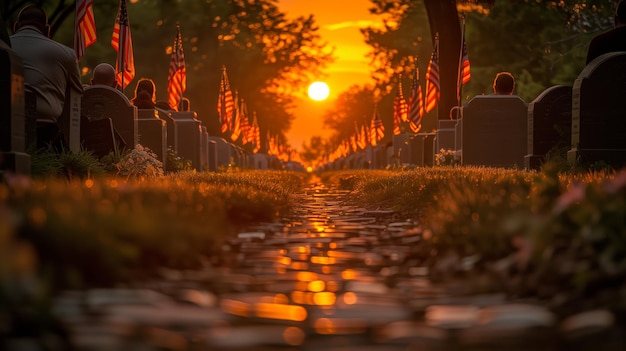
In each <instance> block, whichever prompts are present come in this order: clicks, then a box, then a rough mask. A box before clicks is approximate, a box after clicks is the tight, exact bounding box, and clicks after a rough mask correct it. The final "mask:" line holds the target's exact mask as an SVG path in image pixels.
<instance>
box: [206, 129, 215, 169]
mask: <svg viewBox="0 0 626 351" xmlns="http://www.w3.org/2000/svg"><path fill="white" fill-rule="evenodd" d="M206 142H207V152H208V155H207V162H208V166H207V169H208V170H209V171H211V172H217V142H216V141H215V140H211V137H207V141H206Z"/></svg>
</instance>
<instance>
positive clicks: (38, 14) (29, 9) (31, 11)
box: [13, 5, 50, 37]
mask: <svg viewBox="0 0 626 351" xmlns="http://www.w3.org/2000/svg"><path fill="white" fill-rule="evenodd" d="M24 26H33V27H35V28H37V29H39V31H41V33H43V35H45V36H46V37H50V26H49V25H48V16H47V15H46V12H45V11H44V10H43V9H42V8H41V7H39V6H35V5H26V6H25V7H24V8H22V10H20V13H19V14H18V15H17V22H15V24H14V25H13V31H15V32H17V31H18V30H19V29H20V28H22V27H24Z"/></svg>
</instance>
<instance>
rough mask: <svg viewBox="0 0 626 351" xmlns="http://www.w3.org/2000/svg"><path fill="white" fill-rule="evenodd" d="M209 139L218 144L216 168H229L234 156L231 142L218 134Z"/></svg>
mask: <svg viewBox="0 0 626 351" xmlns="http://www.w3.org/2000/svg"><path fill="white" fill-rule="evenodd" d="M209 140H212V141H214V142H215V146H216V153H217V158H216V161H217V164H216V170H219V169H221V168H228V167H229V165H230V164H231V162H232V158H233V155H232V149H231V147H230V143H229V142H227V141H226V139H224V138H220V137H216V136H210V137H209Z"/></svg>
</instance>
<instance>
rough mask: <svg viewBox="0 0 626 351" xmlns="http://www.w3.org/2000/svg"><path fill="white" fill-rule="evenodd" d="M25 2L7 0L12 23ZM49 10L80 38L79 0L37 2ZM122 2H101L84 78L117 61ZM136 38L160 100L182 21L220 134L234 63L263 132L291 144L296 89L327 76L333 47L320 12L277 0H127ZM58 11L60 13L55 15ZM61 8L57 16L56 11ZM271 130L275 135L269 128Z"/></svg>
mask: <svg viewBox="0 0 626 351" xmlns="http://www.w3.org/2000/svg"><path fill="white" fill-rule="evenodd" d="M25 3H26V2H25V1H21V0H8V1H6V2H3V5H2V6H3V7H2V9H3V12H4V14H5V15H4V16H5V18H8V20H7V21H6V22H8V23H13V21H14V17H15V16H16V13H17V11H19V9H21V7H23V6H24V5H25ZM31 3H36V4H38V5H40V6H42V7H43V8H44V9H45V10H46V12H47V13H48V14H49V17H50V23H51V26H52V28H53V38H54V39H55V40H57V41H59V42H62V43H64V44H66V45H68V46H72V45H73V44H72V43H73V34H74V29H73V25H74V15H73V14H74V6H75V2H74V1H65V0H39V1H32V2H31ZM118 3H119V2H118V1H116V0H111V1H95V2H94V17H95V21H96V26H97V36H98V40H97V42H96V44H94V45H92V46H90V47H89V48H88V49H87V50H86V54H85V57H84V58H83V60H81V61H80V66H81V69H82V72H83V81H84V82H85V83H87V82H88V81H89V78H90V75H91V69H92V68H93V67H95V66H96V65H97V64H98V63H100V62H109V63H111V64H115V51H114V50H113V49H112V47H111V45H110V41H111V33H112V31H113V25H114V22H115V17H116V14H117V9H118ZM127 7H128V16H129V22H130V25H131V36H132V40H133V48H134V58H135V68H136V78H135V81H134V82H132V83H131V85H130V86H129V88H127V91H126V92H125V93H126V95H127V96H132V90H133V88H134V86H135V84H136V81H137V80H138V79H139V78H142V77H146V78H151V79H153V80H154V81H155V83H156V85H157V99H158V100H167V77H168V71H169V64H170V53H171V47H172V44H173V42H174V38H175V36H176V25H177V24H180V27H181V33H182V38H183V49H184V52H185V61H186V68H187V91H186V93H185V97H187V98H189V99H190V100H191V106H192V109H193V110H195V111H197V112H198V116H199V118H200V119H201V120H202V121H203V122H204V124H205V125H207V128H208V130H209V133H210V134H212V135H220V132H219V123H218V117H217V108H216V106H217V98H218V95H219V83H220V76H221V68H222V66H225V67H226V68H227V73H228V77H229V80H230V86H231V89H232V90H233V93H234V91H235V90H236V91H237V92H238V94H239V96H240V97H242V98H244V99H245V101H246V103H247V105H248V111H249V112H250V114H252V113H253V112H256V115H257V117H258V123H259V126H260V127H261V130H262V137H263V138H265V136H266V135H267V133H271V134H272V135H275V136H277V137H278V138H279V140H280V141H282V142H284V141H285V137H284V133H285V132H286V131H287V130H288V129H289V128H290V126H291V121H292V120H293V118H294V116H293V115H292V113H291V112H289V111H290V108H291V107H292V105H293V101H294V100H293V99H294V98H293V92H294V91H296V90H299V89H301V88H302V87H304V85H305V84H307V83H308V82H309V81H310V80H311V79H312V77H315V76H319V75H320V72H321V71H322V69H323V68H324V67H325V65H326V64H327V63H329V62H330V61H331V60H332V52H331V51H330V50H329V49H327V48H326V45H325V42H324V41H323V40H322V38H321V37H320V35H319V33H318V27H317V24H316V23H315V18H314V17H313V16H308V17H298V18H295V19H292V18H287V17H286V16H285V14H284V13H283V12H281V11H280V10H279V8H278V7H277V1H276V0H258V1H244V0H221V1H197V0H138V1H133V2H130V1H129V2H128V3H127ZM51 14H52V15H51ZM54 14H57V15H54ZM266 132H267V133H266Z"/></svg>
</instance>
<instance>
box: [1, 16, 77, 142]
mask: <svg viewBox="0 0 626 351" xmlns="http://www.w3.org/2000/svg"><path fill="white" fill-rule="evenodd" d="M13 29H14V31H15V34H14V35H12V36H11V47H12V48H13V50H14V51H15V52H16V53H17V55H18V56H20V58H21V59H22V62H23V64H24V90H25V92H26V94H25V100H26V113H27V117H29V118H31V119H36V121H37V145H38V147H46V146H48V145H49V144H51V143H56V142H57V141H59V140H61V135H60V131H59V127H58V125H57V122H58V119H59V117H60V116H61V113H62V112H63V105H64V104H65V94H66V92H68V91H69V89H70V88H73V89H75V90H76V91H78V92H82V91H83V86H82V84H81V82H80V71H79V69H78V62H77V61H76V56H75V54H74V50H73V49H71V48H69V47H67V46H65V45H63V44H61V43H58V42H56V41H54V40H52V39H50V38H49V36H50V26H49V25H48V16H46V13H45V12H44V11H43V9H41V8H40V7H38V6H35V5H27V6H26V7H24V8H23V9H22V10H21V11H20V13H19V14H18V17H17V22H15V25H14V27H13Z"/></svg>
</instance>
